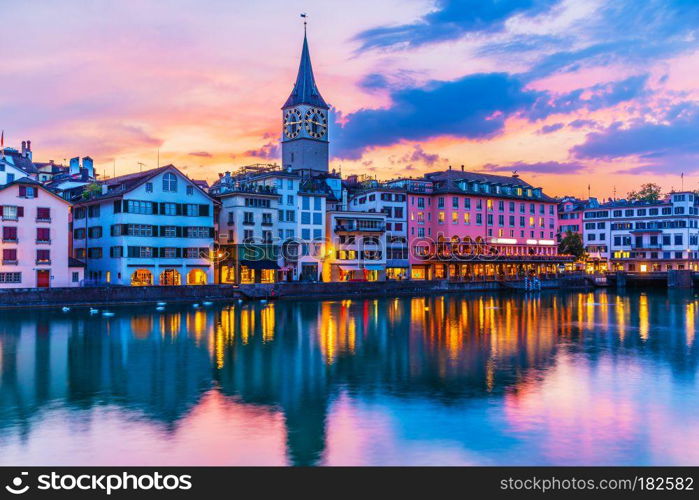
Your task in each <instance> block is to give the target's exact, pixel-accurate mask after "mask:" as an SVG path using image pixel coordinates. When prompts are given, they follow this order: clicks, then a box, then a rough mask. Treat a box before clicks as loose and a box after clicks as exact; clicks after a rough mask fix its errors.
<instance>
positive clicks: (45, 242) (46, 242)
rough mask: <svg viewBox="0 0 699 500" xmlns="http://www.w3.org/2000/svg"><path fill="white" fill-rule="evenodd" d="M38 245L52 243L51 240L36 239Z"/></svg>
mask: <svg viewBox="0 0 699 500" xmlns="http://www.w3.org/2000/svg"><path fill="white" fill-rule="evenodd" d="M36 244H37V245H50V244H51V240H36Z"/></svg>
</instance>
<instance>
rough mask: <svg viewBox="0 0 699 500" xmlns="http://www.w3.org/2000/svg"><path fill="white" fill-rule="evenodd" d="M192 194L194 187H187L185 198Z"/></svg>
mask: <svg viewBox="0 0 699 500" xmlns="http://www.w3.org/2000/svg"><path fill="white" fill-rule="evenodd" d="M193 194H194V186H187V196H192V195H193Z"/></svg>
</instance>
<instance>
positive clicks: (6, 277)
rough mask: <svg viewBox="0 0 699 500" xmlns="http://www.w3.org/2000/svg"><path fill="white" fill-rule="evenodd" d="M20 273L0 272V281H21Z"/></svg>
mask: <svg viewBox="0 0 699 500" xmlns="http://www.w3.org/2000/svg"><path fill="white" fill-rule="evenodd" d="M21 282H22V273H0V283H21Z"/></svg>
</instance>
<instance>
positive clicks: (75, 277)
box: [72, 272, 80, 283]
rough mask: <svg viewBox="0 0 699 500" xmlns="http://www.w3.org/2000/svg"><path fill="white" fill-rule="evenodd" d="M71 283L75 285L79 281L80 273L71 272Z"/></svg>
mask: <svg viewBox="0 0 699 500" xmlns="http://www.w3.org/2000/svg"><path fill="white" fill-rule="evenodd" d="M72 281H73V283H77V282H79V281H80V273H78V272H73V277H72Z"/></svg>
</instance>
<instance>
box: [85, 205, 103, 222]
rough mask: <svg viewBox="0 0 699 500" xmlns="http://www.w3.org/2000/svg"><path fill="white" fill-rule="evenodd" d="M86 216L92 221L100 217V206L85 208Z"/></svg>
mask: <svg viewBox="0 0 699 500" xmlns="http://www.w3.org/2000/svg"><path fill="white" fill-rule="evenodd" d="M87 216H88V217H90V218H92V219H94V218H95V217H99V216H100V206H99V205H90V206H89V207H87Z"/></svg>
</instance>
